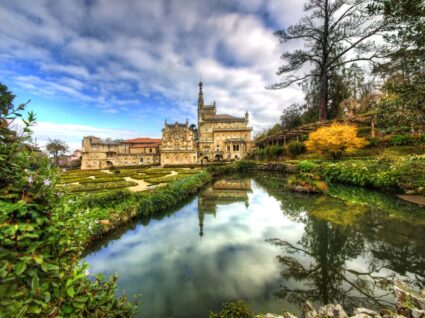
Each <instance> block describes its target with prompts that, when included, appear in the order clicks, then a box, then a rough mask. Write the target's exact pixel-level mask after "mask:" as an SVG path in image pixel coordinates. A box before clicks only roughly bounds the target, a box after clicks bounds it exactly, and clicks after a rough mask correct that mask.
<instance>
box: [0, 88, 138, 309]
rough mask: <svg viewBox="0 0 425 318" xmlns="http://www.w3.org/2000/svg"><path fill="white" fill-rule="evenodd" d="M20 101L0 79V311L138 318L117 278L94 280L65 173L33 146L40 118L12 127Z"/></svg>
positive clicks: (30, 117)
mask: <svg viewBox="0 0 425 318" xmlns="http://www.w3.org/2000/svg"><path fill="white" fill-rule="evenodd" d="M13 99H14V96H13V95H12V94H11V93H10V92H8V91H7V87H5V86H4V85H1V84H0V210H1V214H0V224H1V225H2V226H0V238H1V249H0V277H1V284H0V316H1V317H107V316H108V317H132V316H133V315H134V313H135V307H134V306H133V305H132V304H130V303H129V302H128V301H127V299H126V297H124V296H121V297H119V298H116V297H115V293H116V277H112V278H111V280H110V281H109V282H106V281H104V280H103V279H102V278H101V277H100V276H97V277H96V278H94V280H92V279H89V278H88V277H87V276H88V275H89V273H88V272H86V271H87V265H85V264H79V256H80V255H81V252H82V240H81V238H82V237H83V236H84V233H86V232H87V228H84V229H81V228H76V227H74V225H75V223H74V219H73V218H74V214H75V211H74V210H72V209H71V208H70V206H68V205H67V204H66V203H65V202H64V200H63V196H61V194H60V193H58V191H57V190H56V189H55V184H56V182H57V180H58V178H59V173H58V171H57V170H56V169H55V168H53V167H52V166H51V165H50V163H49V161H48V160H47V158H45V157H43V156H42V155H41V154H40V153H39V152H38V151H36V150H35V149H33V147H31V146H29V145H28V143H27V141H28V140H29V139H30V138H31V130H30V127H31V125H32V124H33V123H34V119H35V117H34V115H33V114H32V113H30V114H29V117H28V119H26V120H24V121H23V123H24V129H23V134H20V135H17V134H16V133H15V132H14V131H13V130H12V129H11V128H10V126H9V125H10V123H12V122H13V121H14V120H16V119H18V118H20V117H21V115H22V111H23V110H24V108H25V105H20V106H17V107H15V106H14V105H13ZM77 219H78V217H77ZM79 223H80V222H79ZM79 226H80V227H81V223H80V224H79Z"/></svg>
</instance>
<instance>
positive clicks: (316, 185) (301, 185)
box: [288, 173, 328, 193]
mask: <svg viewBox="0 0 425 318" xmlns="http://www.w3.org/2000/svg"><path fill="white" fill-rule="evenodd" d="M288 188H289V189H290V190H291V191H294V192H300V193H325V192H327V191H328V185H327V184H326V182H324V181H322V180H320V177H319V176H317V175H314V174H311V173H301V174H296V175H292V176H290V177H289V178H288Z"/></svg>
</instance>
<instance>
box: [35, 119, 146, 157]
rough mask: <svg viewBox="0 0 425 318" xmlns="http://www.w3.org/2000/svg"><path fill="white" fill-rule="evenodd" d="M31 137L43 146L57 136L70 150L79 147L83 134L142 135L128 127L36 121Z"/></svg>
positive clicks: (121, 137)
mask: <svg viewBox="0 0 425 318" xmlns="http://www.w3.org/2000/svg"><path fill="white" fill-rule="evenodd" d="M32 130H33V132H34V135H33V138H36V139H37V143H38V144H39V146H41V147H44V146H45V144H46V143H47V141H48V139H49V138H51V139H53V138H59V139H61V140H63V141H65V142H66V143H67V144H68V145H69V148H70V150H71V151H72V150H74V149H81V142H82V140H83V137H84V136H96V137H100V138H108V137H110V138H114V139H131V138H136V137H140V136H143V134H141V132H137V131H133V130H129V129H112V128H98V127H92V126H87V125H77V124H57V123H51V122H38V123H37V124H36V125H35V126H33V127H32Z"/></svg>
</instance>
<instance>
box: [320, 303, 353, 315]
mask: <svg viewBox="0 0 425 318" xmlns="http://www.w3.org/2000/svg"><path fill="white" fill-rule="evenodd" d="M319 317H322V318H331V317H334V318H348V315H347V313H346V312H345V311H344V308H342V306H341V305H339V304H338V305H333V304H329V305H326V306H322V307H320V309H319Z"/></svg>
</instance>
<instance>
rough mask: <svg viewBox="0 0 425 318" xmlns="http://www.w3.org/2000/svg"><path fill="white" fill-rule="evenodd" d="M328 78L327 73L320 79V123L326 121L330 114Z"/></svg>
mask: <svg viewBox="0 0 425 318" xmlns="http://www.w3.org/2000/svg"><path fill="white" fill-rule="evenodd" d="M327 110H328V76H327V74H326V73H324V74H322V76H321V77H320V90H319V121H326V120H327V117H328V114H327Z"/></svg>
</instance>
